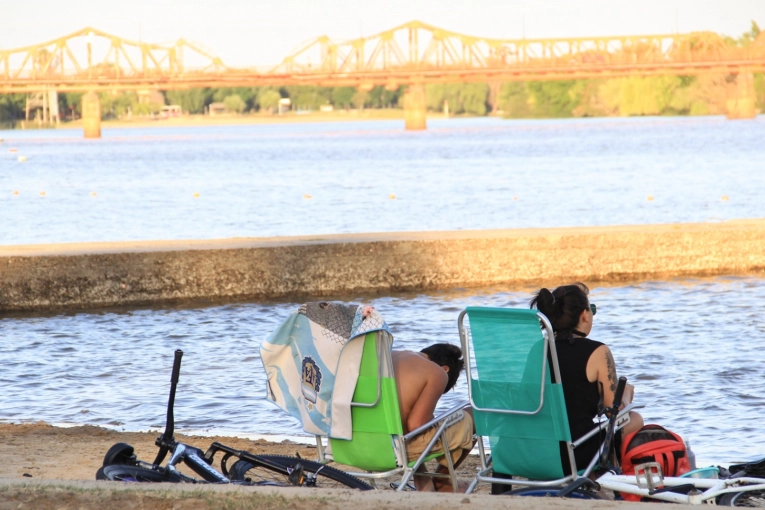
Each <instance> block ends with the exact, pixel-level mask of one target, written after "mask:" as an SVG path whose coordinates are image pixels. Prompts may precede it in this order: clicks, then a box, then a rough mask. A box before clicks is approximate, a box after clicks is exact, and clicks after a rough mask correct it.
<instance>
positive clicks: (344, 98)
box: [332, 87, 356, 108]
mask: <svg viewBox="0 0 765 510" xmlns="http://www.w3.org/2000/svg"><path fill="white" fill-rule="evenodd" d="M354 94H356V89H355V88H354V87H335V88H333V89H332V104H333V105H335V107H336V108H349V107H350V106H351V103H352V101H353V96H354Z"/></svg>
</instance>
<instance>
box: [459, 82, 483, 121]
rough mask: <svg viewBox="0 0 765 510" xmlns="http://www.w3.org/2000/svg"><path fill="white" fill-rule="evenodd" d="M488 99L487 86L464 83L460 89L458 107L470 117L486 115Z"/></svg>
mask: <svg viewBox="0 0 765 510" xmlns="http://www.w3.org/2000/svg"><path fill="white" fill-rule="evenodd" d="M488 98H489V85H488V84H486V83H465V84H463V85H462V87H460V90H459V100H460V107H461V109H462V110H463V111H464V112H465V113H469V114H471V115H486V110H487V108H486V100H487V99H488Z"/></svg>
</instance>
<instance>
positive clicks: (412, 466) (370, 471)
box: [317, 331, 467, 492]
mask: <svg viewBox="0 0 765 510" xmlns="http://www.w3.org/2000/svg"><path fill="white" fill-rule="evenodd" d="M353 341H363V342H364V349H363V355H362V358H361V369H360V372H359V379H358V382H357V384H356V390H355V392H354V396H353V403H352V404H351V406H352V408H351V417H352V430H353V438H352V439H351V440H343V439H335V438H329V439H328V442H329V448H328V449H327V451H324V447H323V442H322V438H321V437H320V436H317V446H318V449H319V461H320V462H325V461H329V460H332V461H334V462H336V463H339V464H344V465H346V466H352V467H354V468H357V469H361V470H363V471H362V472H352V473H350V474H352V475H354V476H357V477H360V478H365V479H368V480H369V481H371V482H372V484H373V485H374V482H375V481H376V480H379V479H382V478H388V477H392V476H398V475H401V481H400V482H399V483H398V486H397V489H396V490H399V491H401V490H404V489H405V488H406V487H407V484H408V483H409V481H410V480H411V478H412V476H413V475H414V472H415V471H416V470H417V469H418V468H419V466H420V465H422V464H423V463H424V462H427V461H429V460H431V459H435V458H438V457H441V456H444V454H443V453H437V454H433V453H430V452H431V451H432V450H433V449H434V447H435V446H436V445H438V444H439V441H445V438H444V437H443V432H444V430H446V429H447V428H448V427H449V426H451V425H452V424H453V423H456V422H458V421H460V420H462V419H463V417H464V412H463V409H464V408H466V407H467V403H465V404H463V405H460V406H456V407H454V408H452V409H450V410H449V411H447V412H445V413H443V414H441V415H440V416H438V417H437V418H435V419H434V420H432V421H431V422H429V423H427V424H425V425H423V426H422V427H420V428H418V429H417V430H413V431H411V432H409V433H408V434H404V431H403V426H402V424H401V415H400V410H399V402H398V393H397V392H396V381H395V379H394V377H393V364H392V362H391V355H390V352H391V346H392V343H393V337H392V336H391V335H390V334H389V333H387V332H385V331H375V332H371V333H367V334H366V335H365V336H363V337H359V338H358V339H355V340H353ZM433 427H435V428H436V429H437V433H436V434H435V435H434V436H433V439H432V441H430V444H429V445H428V447H427V448H426V449H425V451H424V452H423V454H422V455H421V456H420V457H419V458H418V459H416V460H414V461H409V460H408V456H407V443H408V441H410V440H411V439H412V438H414V437H416V436H418V435H419V434H422V433H423V432H425V431H427V430H429V429H430V428H433ZM441 444H446V443H445V442H444V443H441ZM442 450H443V448H442ZM445 457H446V461H447V466H448V469H449V474H448V475H441V474H438V473H418V474H426V475H428V476H432V477H440V478H449V480H450V481H451V483H452V487H453V488H454V490H455V492H456V490H457V478H456V475H455V473H454V465H453V463H452V458H451V455H446V456H445Z"/></svg>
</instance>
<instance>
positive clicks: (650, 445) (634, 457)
mask: <svg viewBox="0 0 765 510" xmlns="http://www.w3.org/2000/svg"><path fill="white" fill-rule="evenodd" d="M644 462H658V463H659V465H660V466H661V471H662V473H663V474H664V476H680V475H682V474H683V473H687V472H688V471H690V470H691V464H690V462H689V461H688V455H687V453H686V449H685V443H684V442H683V438H681V437H680V436H678V435H677V434H675V433H674V432H671V431H669V430H667V429H665V428H664V427H662V426H661V425H645V426H644V427H643V428H642V429H640V430H638V431H636V432H633V433H631V434H629V435H627V437H625V438H624V440H623V441H622V473H623V474H625V475H634V474H635V466H637V465H638V464H642V463H644ZM622 497H623V498H624V499H626V500H628V501H640V496H635V495H632V494H622Z"/></svg>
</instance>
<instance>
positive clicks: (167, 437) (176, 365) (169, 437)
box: [154, 349, 183, 465]
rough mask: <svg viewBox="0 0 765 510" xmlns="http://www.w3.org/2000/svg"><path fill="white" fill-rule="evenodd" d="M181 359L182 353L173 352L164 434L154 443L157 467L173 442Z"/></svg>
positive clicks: (179, 351)
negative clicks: (157, 447) (156, 450)
mask: <svg viewBox="0 0 765 510" xmlns="http://www.w3.org/2000/svg"><path fill="white" fill-rule="evenodd" d="M182 357H183V351H182V350H180V349H177V350H176V351H175V358H174V359H173V373H172V375H171V376H170V396H169V397H168V399H167V420H166V421H165V433H164V434H162V435H161V436H160V437H158V438H157V440H156V441H155V442H154V444H156V445H157V446H159V452H157V458H156V459H154V464H156V465H159V464H161V463H162V461H163V460H165V456H166V455H167V452H168V451H170V447H169V443H172V442H173V433H174V432H175V417H174V416H173V407H174V406H175V388H176V387H177V386H178V379H179V377H180V374H181V358H182Z"/></svg>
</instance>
